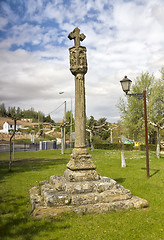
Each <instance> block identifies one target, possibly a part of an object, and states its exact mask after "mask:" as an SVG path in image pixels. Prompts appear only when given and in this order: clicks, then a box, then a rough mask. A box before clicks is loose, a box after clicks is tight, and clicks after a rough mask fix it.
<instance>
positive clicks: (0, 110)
mask: <svg viewBox="0 0 164 240" xmlns="http://www.w3.org/2000/svg"><path fill="white" fill-rule="evenodd" d="M0 117H6V107H5V104H4V103H2V104H1V105H0Z"/></svg>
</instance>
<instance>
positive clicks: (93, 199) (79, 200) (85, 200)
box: [71, 193, 99, 206]
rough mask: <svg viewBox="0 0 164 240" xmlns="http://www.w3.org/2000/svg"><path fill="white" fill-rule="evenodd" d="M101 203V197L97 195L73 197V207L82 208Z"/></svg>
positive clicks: (89, 194) (88, 194)
mask: <svg viewBox="0 0 164 240" xmlns="http://www.w3.org/2000/svg"><path fill="white" fill-rule="evenodd" d="M98 202H99V195H98V194H97V193H87V194H76V195H72V201H71V204H72V205H76V206H81V205H86V204H95V203H98Z"/></svg>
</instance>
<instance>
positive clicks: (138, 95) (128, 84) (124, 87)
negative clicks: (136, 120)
mask: <svg viewBox="0 0 164 240" xmlns="http://www.w3.org/2000/svg"><path fill="white" fill-rule="evenodd" d="M120 83H121V86H122V90H123V91H124V92H125V93H126V95H128V96H134V97H136V98H138V99H142V98H143V100H144V119H145V145H146V169H147V177H149V149H148V131H147V107H146V90H144V91H143V93H131V94H128V92H129V91H130V87H131V83H132V81H131V80H130V79H128V78H127V76H125V77H124V78H123V79H122V80H121V81H120Z"/></svg>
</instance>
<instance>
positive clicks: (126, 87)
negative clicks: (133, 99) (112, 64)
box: [120, 76, 132, 94]
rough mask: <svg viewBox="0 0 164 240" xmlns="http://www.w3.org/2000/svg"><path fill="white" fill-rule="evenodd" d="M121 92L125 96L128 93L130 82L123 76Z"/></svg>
mask: <svg viewBox="0 0 164 240" xmlns="http://www.w3.org/2000/svg"><path fill="white" fill-rule="evenodd" d="M120 83H121V86H122V90H123V91H124V92H125V93H126V94H127V93H128V92H129V91H130V87H131V83H132V81H131V80H130V79H128V78H127V76H125V77H124V78H123V79H122V80H121V81H120Z"/></svg>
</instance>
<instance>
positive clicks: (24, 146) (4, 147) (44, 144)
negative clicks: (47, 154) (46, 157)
mask: <svg viewBox="0 0 164 240" xmlns="http://www.w3.org/2000/svg"><path fill="white" fill-rule="evenodd" d="M65 148H70V144H65ZM72 148H74V143H72ZM11 149H13V143H12V147H11ZM48 149H61V144H57V142H56V141H40V143H31V144H29V143H14V151H15V152H27V151H38V150H48ZM9 151H10V144H9V143H0V152H9Z"/></svg>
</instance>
